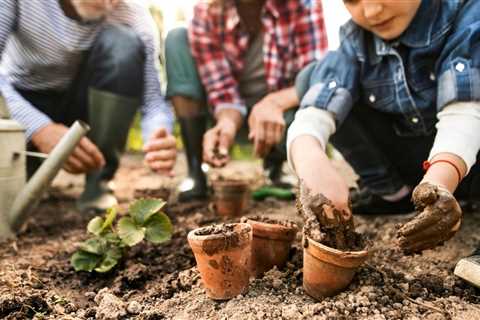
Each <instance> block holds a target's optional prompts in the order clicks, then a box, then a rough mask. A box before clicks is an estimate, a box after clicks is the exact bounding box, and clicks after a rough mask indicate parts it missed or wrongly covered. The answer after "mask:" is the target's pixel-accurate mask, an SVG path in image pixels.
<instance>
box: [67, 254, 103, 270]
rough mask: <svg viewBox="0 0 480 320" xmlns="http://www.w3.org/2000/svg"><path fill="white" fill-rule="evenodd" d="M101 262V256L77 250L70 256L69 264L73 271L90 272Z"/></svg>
mask: <svg viewBox="0 0 480 320" xmlns="http://www.w3.org/2000/svg"><path fill="white" fill-rule="evenodd" d="M101 261H102V256H99V255H96V254H93V253H90V252H86V251H83V250H78V251H77V252H75V253H74V254H73V255H72V258H71V259H70V263H71V265H72V266H73V268H74V269H75V271H88V272H92V271H93V269H94V268H95V267H96V266H97V265H98V264H99V263H100V262H101Z"/></svg>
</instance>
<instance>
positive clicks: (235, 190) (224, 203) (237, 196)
mask: <svg viewBox="0 0 480 320" xmlns="http://www.w3.org/2000/svg"><path fill="white" fill-rule="evenodd" d="M213 192H214V207H215V210H216V211H217V213H218V214H219V215H221V216H225V217H238V216H241V215H242V213H243V212H244V211H245V209H246V208H247V206H248V201H249V198H250V188H249V185H248V182H247V181H241V180H218V181H215V182H213Z"/></svg>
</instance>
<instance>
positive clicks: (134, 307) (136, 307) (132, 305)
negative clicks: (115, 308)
mask: <svg viewBox="0 0 480 320" xmlns="http://www.w3.org/2000/svg"><path fill="white" fill-rule="evenodd" d="M141 311H142V305H141V304H140V303H138V302H137V301H131V302H129V303H128V306H127V312H128V313H130V314H139V313H140V312H141Z"/></svg>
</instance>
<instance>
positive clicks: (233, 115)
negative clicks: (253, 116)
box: [216, 109, 243, 132]
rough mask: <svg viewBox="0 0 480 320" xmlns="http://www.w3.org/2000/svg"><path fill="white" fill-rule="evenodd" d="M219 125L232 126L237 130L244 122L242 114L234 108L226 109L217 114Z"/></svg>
mask: <svg viewBox="0 0 480 320" xmlns="http://www.w3.org/2000/svg"><path fill="white" fill-rule="evenodd" d="M216 119H217V125H221V126H228V127H232V128H233V129H234V130H235V132H237V131H238V130H239V129H240V127H241V126H242V123H243V117H242V114H241V113H240V112H239V111H237V110H234V109H224V110H221V111H219V112H218V113H217V114H216Z"/></svg>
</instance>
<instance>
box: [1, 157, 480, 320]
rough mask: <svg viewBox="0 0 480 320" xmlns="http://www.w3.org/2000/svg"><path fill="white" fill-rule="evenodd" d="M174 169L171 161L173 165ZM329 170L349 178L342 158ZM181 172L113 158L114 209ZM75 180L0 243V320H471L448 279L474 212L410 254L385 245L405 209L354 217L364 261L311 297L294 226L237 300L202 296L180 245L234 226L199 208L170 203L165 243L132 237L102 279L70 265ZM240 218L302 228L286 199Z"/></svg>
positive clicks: (471, 300) (77, 227) (479, 304)
mask: <svg viewBox="0 0 480 320" xmlns="http://www.w3.org/2000/svg"><path fill="white" fill-rule="evenodd" d="M184 165H185V164H184V162H183V159H182V160H181V162H180V167H179V168H180V169H181V168H184ZM335 165H336V166H338V167H339V168H340V170H341V171H342V172H344V173H345V174H346V175H347V176H348V177H350V178H351V171H349V169H348V168H347V167H345V165H343V164H342V163H341V162H338V163H335ZM225 170H227V168H226V169H225ZM228 170H236V171H239V172H244V173H246V174H251V173H252V172H253V173H255V174H254V175H253V174H252V177H251V178H255V177H256V180H255V181H256V182H258V181H261V180H260V179H261V178H260V177H261V165H260V164H259V163H253V164H252V163H244V162H236V163H234V164H232V166H231V167H230V166H229V167H228ZM181 176H182V175H180V176H179V177H177V178H176V179H175V180H169V179H162V178H159V177H158V176H157V175H155V174H152V173H150V172H149V171H148V170H147V169H144V168H142V161H141V158H140V157H138V156H127V157H124V159H123V161H122V164H121V169H120V171H119V173H118V175H117V179H116V184H117V194H118V195H119V198H120V202H121V203H120V211H122V212H126V210H127V207H128V203H129V202H130V201H131V200H132V199H133V194H134V190H135V189H136V188H146V187H151V188H152V189H156V188H159V187H163V186H166V187H169V188H170V187H173V186H174V185H175V184H176V183H178V180H179V179H180V178H181ZM82 181H83V179H82V178H81V177H70V176H65V175H63V174H62V176H61V179H60V180H58V179H57V181H56V187H55V189H54V190H52V192H51V193H50V194H49V196H48V197H47V198H45V199H44V201H43V202H42V204H41V206H40V207H39V208H38V209H37V210H36V214H35V217H33V218H32V219H31V220H30V221H29V223H28V225H27V226H26V228H25V230H24V231H23V232H22V233H21V234H20V235H19V237H18V239H17V240H16V241H10V242H8V243H6V244H2V245H0V319H22V320H23V319H32V318H35V319H62V320H63V319H65V320H66V319H98V318H99V317H100V316H102V315H103V314H105V310H107V309H105V308H107V307H108V308H111V309H110V310H114V313H112V314H115V317H117V318H118V319H140V320H142V319H148V320H154V319H178V320H183V319H214V320H216V319H219V320H220V319H242V320H243V319H365V320H366V319H368V320H377V319H378V320H379V319H412V320H413V319H421V320H436V319H465V320H476V319H480V290H477V289H474V288H473V287H471V286H469V285H468V284H466V283H464V282H463V281H461V280H460V279H458V278H456V277H454V275H453V268H454V266H455V264H456V262H457V261H458V260H459V259H460V258H461V257H463V256H466V255H468V254H469V253H470V252H471V251H472V250H473V248H474V247H476V246H477V245H478V244H479V243H480V233H479V232H478V230H480V214H479V213H478V212H477V213H465V214H464V223H463V225H462V228H461V230H460V231H459V233H458V234H457V235H456V236H455V237H454V238H453V239H452V240H450V241H448V242H446V244H445V245H444V246H442V247H437V248H435V249H434V250H426V251H424V252H423V253H422V254H421V255H418V254H416V255H412V256H405V255H404V254H403V253H402V252H400V250H398V249H397V248H396V247H395V246H394V245H393V242H394V241H395V239H396V225H397V224H399V223H404V222H405V221H407V220H409V219H411V218H412V215H408V216H375V217H372V216H369V217H356V227H357V231H358V232H360V233H362V234H363V235H365V237H367V238H368V239H369V240H371V241H372V242H373V243H374V246H373V247H372V248H371V249H370V252H371V255H372V256H371V258H370V260H369V262H368V264H367V265H365V266H364V267H362V268H361V269H360V271H359V272H358V274H357V276H356V277H355V279H354V281H353V282H352V284H351V285H350V286H349V287H348V288H347V290H346V291H345V292H343V293H341V294H339V295H338V296H335V297H332V298H328V299H325V300H323V301H321V302H318V301H315V300H313V299H311V298H310V297H308V296H307V295H305V294H304V292H303V289H302V247H301V234H300V233H298V234H297V239H296V242H295V244H294V248H293V249H294V250H293V252H292V255H291V257H290V259H289V262H288V263H287V266H286V267H285V268H284V269H282V270H276V269H274V270H271V271H269V272H267V273H266V274H265V276H264V277H263V278H261V279H255V280H252V282H251V285H250V288H249V291H248V292H247V293H246V294H244V295H242V296H238V297H236V298H234V299H232V300H230V301H226V302H215V301H212V300H210V299H208V298H207V297H206V295H205V290H204V289H203V287H202V284H201V281H200V278H199V274H198V272H197V270H196V268H195V259H194V257H193V254H192V252H191V250H190V248H189V246H188V244H187V234H188V232H189V231H191V230H193V229H196V228H198V227H202V226H208V225H211V224H216V223H221V222H233V221H232V220H229V221H223V220H222V219H220V218H219V217H217V216H216V215H215V213H214V212H213V211H212V209H211V206H210V205H209V204H202V203H194V204H188V205H179V204H176V203H174V202H171V203H170V204H169V206H168V208H167V214H168V215H169V216H170V217H171V219H172V221H173V223H174V225H175V231H174V235H173V238H172V240H171V241H170V242H169V243H167V244H165V245H162V246H153V245H149V244H142V245H140V246H138V248H134V249H133V250H131V251H129V253H128V258H127V259H126V260H125V261H124V262H123V263H122V264H121V265H119V266H118V268H116V269H115V270H114V271H112V272H110V273H108V274H105V275H99V274H88V273H83V272H82V273H76V272H74V271H73V268H72V267H71V266H70V263H69V259H70V256H71V254H72V253H73V252H74V251H75V248H76V246H77V245H78V243H80V242H81V241H83V240H85V239H86V237H87V235H86V234H85V231H84V230H85V227H86V224H87V222H88V220H89V219H90V218H92V216H91V215H81V214H80V213H79V212H77V211H76V210H75V205H74V204H75V202H74V199H75V198H74V197H75V196H77V195H78V194H79V193H80V191H81V187H82V183H83V182H82ZM247 214H248V215H259V214H261V215H266V216H268V217H271V218H273V219H290V220H292V221H294V222H296V223H297V224H299V225H301V224H302V221H301V218H300V217H298V216H297V215H296V209H295V205H294V203H293V202H291V203H286V202H284V201H282V202H280V201H276V200H266V201H264V202H252V205H251V207H250V208H249V210H248V212H247ZM105 288H106V289H105ZM114 297H115V298H114Z"/></svg>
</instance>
